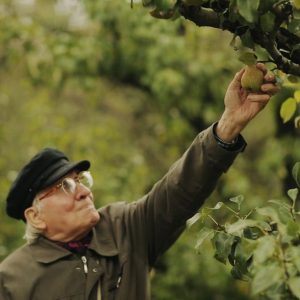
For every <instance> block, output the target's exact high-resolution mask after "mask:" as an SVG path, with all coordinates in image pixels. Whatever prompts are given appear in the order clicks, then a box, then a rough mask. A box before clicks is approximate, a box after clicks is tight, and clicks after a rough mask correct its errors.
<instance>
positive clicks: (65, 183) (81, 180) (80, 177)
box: [39, 171, 94, 200]
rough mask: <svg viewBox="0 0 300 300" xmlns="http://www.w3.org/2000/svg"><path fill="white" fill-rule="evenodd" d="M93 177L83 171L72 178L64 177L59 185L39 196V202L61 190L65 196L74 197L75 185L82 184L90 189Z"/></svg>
mask: <svg viewBox="0 0 300 300" xmlns="http://www.w3.org/2000/svg"><path fill="white" fill-rule="evenodd" d="M93 183H94V181H93V177H92V175H91V173H90V172H88V171H84V172H80V173H78V174H77V175H76V176H75V177H74V178H72V177H65V178H63V179H62V180H61V182H60V183H58V184H56V185H55V186H53V187H52V188H51V189H50V190H49V191H48V192H47V193H46V194H45V195H43V196H41V197H40V198H39V200H42V199H44V198H46V197H48V196H50V194H52V193H54V192H55V191H57V190H59V189H62V190H63V191H64V192H65V193H66V194H67V195H74V194H75V191H76V187H77V184H82V185H84V186H85V187H87V188H89V189H90V188H91V187H92V186H93Z"/></svg>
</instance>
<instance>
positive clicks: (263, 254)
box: [188, 162, 300, 299]
mask: <svg viewBox="0 0 300 300" xmlns="http://www.w3.org/2000/svg"><path fill="white" fill-rule="evenodd" d="M292 173H293V177H294V179H295V181H296V183H297V186H298V187H297V188H294V189H289V190H288V191H287V196H288V199H289V202H287V201H284V200H269V201H268V205H266V206H263V207H256V208H254V209H252V210H250V211H249V212H247V213H246V214H245V213H242V212H241V211H242V210H241V205H242V203H243V201H244V197H243V196H242V195H239V196H237V197H234V198H231V199H229V200H230V203H231V205H229V204H226V203H224V202H218V203H217V204H216V205H215V206H214V207H212V208H204V209H202V210H201V212H200V213H198V214H197V215H195V216H194V217H193V218H192V219H190V220H189V222H188V225H189V226H192V225H193V224H195V223H201V224H202V229H201V230H200V232H199V235H198V238H197V243H196V249H197V250H198V251H199V252H201V248H202V244H203V242H204V241H205V240H211V242H212V244H213V246H214V249H215V254H214V257H215V259H216V260H218V261H220V262H222V263H223V264H227V263H229V264H230V265H231V275H232V276H233V277H234V278H236V279H240V280H245V281H249V282H250V284H251V293H252V296H257V297H258V298H259V299H300V220H299V215H300V210H299V208H298V207H297V200H298V198H299V195H298V193H299V187H300V163H299V162H298V163H296V164H295V166H294V167H293V170H292ZM221 208H225V209H227V210H229V212H230V217H229V220H227V221H226V222H225V223H224V224H221V222H219V221H217V218H216V216H215V215H216V212H218V211H219V210H220V209H221Z"/></svg>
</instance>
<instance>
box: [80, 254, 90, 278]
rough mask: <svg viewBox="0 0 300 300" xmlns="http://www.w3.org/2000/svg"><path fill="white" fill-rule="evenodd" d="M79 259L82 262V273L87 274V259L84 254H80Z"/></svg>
mask: <svg viewBox="0 0 300 300" xmlns="http://www.w3.org/2000/svg"><path fill="white" fill-rule="evenodd" d="M81 260H82V262H83V270H84V273H85V274H87V273H88V272H89V269H88V265H87V259H86V257H85V256H81Z"/></svg>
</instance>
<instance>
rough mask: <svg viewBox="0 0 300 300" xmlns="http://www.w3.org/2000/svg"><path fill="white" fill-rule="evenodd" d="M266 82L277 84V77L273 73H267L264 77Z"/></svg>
mask: <svg viewBox="0 0 300 300" xmlns="http://www.w3.org/2000/svg"><path fill="white" fill-rule="evenodd" d="M264 80H265V81H266V82H273V83H275V82H276V77H275V75H274V74H273V73H267V74H266V75H265V76H264Z"/></svg>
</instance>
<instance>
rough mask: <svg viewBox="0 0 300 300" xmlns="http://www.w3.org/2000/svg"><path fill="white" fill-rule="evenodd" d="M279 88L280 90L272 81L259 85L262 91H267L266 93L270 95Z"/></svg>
mask: <svg viewBox="0 0 300 300" xmlns="http://www.w3.org/2000/svg"><path fill="white" fill-rule="evenodd" d="M279 90H280V88H279V87H278V86H277V85H275V84H273V83H265V84H263V85H262V86H261V91H262V92H263V93H267V94H271V95H274V94H276V93H277V92H278V91H279Z"/></svg>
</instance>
